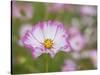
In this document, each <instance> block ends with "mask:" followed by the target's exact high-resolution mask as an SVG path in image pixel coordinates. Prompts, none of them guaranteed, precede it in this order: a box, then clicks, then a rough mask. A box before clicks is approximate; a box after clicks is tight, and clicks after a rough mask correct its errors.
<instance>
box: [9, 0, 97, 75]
mask: <svg viewBox="0 0 100 75" xmlns="http://www.w3.org/2000/svg"><path fill="white" fill-rule="evenodd" d="M11 4H12V16H11V17H12V73H14V74H22V73H24V74H25V73H45V67H44V66H45V65H46V64H45V55H47V57H48V64H49V66H48V72H62V71H81V70H94V69H97V6H92V5H74V4H60V3H43V2H27V1H26V2H24V1H12V2H11ZM48 20H57V21H60V22H61V23H63V24H64V25H65V27H66V28H73V27H75V28H76V29H77V30H78V31H79V32H80V33H81V35H82V36H84V38H85V44H82V45H84V47H82V48H79V51H75V50H74V51H71V52H69V53H65V52H63V51H62V52H59V53H57V54H56V56H55V57H54V58H51V57H50V55H48V54H42V55H41V56H40V57H38V58H37V59H34V58H33V57H32V54H31V52H30V51H29V49H28V48H25V47H24V46H23V44H22V43H21V41H20V38H21V37H22V36H23V35H24V33H25V31H26V30H29V29H31V27H32V26H34V25H35V24H36V23H38V22H40V21H48ZM72 30H73V29H72ZM80 44H81V42H80Z"/></svg>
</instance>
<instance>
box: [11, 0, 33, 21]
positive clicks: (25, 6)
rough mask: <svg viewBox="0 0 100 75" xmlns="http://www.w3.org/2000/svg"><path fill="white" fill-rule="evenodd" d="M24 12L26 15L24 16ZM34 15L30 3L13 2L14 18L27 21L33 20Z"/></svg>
mask: <svg viewBox="0 0 100 75" xmlns="http://www.w3.org/2000/svg"><path fill="white" fill-rule="evenodd" d="M22 11H23V13H24V15H22ZM32 14H33V8H32V5H31V4H30V3H21V4H20V3H18V2H16V1H13V2H12V15H13V17H16V18H19V19H22V20H26V19H31V18H32Z"/></svg>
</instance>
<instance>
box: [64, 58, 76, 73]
mask: <svg viewBox="0 0 100 75" xmlns="http://www.w3.org/2000/svg"><path fill="white" fill-rule="evenodd" d="M76 69H77V68H76V63H75V62H74V61H73V60H71V59H68V60H66V61H65V62H64V65H63V66H62V71H74V70H76Z"/></svg>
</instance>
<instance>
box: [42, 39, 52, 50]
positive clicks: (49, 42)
mask: <svg viewBox="0 0 100 75" xmlns="http://www.w3.org/2000/svg"><path fill="white" fill-rule="evenodd" d="M52 45H53V41H52V40H51V39H45V40H44V47H45V48H48V49H50V48H52Z"/></svg>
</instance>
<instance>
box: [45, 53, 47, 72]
mask: <svg viewBox="0 0 100 75" xmlns="http://www.w3.org/2000/svg"><path fill="white" fill-rule="evenodd" d="M47 56H48V55H46V64H45V65H46V66H45V68H46V72H48V58H47Z"/></svg>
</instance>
